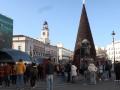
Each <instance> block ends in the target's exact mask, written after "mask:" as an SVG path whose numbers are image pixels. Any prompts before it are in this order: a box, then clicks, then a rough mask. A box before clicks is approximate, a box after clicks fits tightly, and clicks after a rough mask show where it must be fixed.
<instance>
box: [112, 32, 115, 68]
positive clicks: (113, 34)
mask: <svg viewBox="0 0 120 90" xmlns="http://www.w3.org/2000/svg"><path fill="white" fill-rule="evenodd" d="M114 36H115V32H114V31H113V32H112V37H113V59H114V70H115V45H114Z"/></svg>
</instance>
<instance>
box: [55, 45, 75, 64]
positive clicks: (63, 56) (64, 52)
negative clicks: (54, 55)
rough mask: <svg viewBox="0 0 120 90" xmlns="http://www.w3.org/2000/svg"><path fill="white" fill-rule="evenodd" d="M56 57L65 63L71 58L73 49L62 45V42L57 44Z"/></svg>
mask: <svg viewBox="0 0 120 90" xmlns="http://www.w3.org/2000/svg"><path fill="white" fill-rule="evenodd" d="M57 47H58V58H59V62H60V63H66V62H68V61H70V60H71V59H72V56H73V51H71V50H69V49H66V48H64V47H63V44H62V43H58V44H57Z"/></svg>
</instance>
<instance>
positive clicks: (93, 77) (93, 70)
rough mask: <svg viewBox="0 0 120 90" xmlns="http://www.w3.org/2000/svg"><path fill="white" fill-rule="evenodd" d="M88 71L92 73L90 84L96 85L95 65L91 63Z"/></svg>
mask: <svg viewBox="0 0 120 90" xmlns="http://www.w3.org/2000/svg"><path fill="white" fill-rule="evenodd" d="M88 70H89V72H90V84H96V72H97V67H96V66H95V65H94V64H93V63H90V64H89V66H88Z"/></svg>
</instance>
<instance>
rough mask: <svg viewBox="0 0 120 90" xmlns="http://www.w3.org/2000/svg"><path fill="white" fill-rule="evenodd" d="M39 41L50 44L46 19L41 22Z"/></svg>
mask: <svg viewBox="0 0 120 90" xmlns="http://www.w3.org/2000/svg"><path fill="white" fill-rule="evenodd" d="M41 41H42V42H43V43H45V44H50V40H49V28H48V23H47V21H45V22H44V23H43V29H42V32H41Z"/></svg>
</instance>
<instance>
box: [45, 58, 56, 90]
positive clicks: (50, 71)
mask: <svg viewBox="0 0 120 90" xmlns="http://www.w3.org/2000/svg"><path fill="white" fill-rule="evenodd" d="M45 71H46V81H47V90H53V74H54V65H53V63H52V61H51V58H49V59H48V62H47V64H46V67H45Z"/></svg>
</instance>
